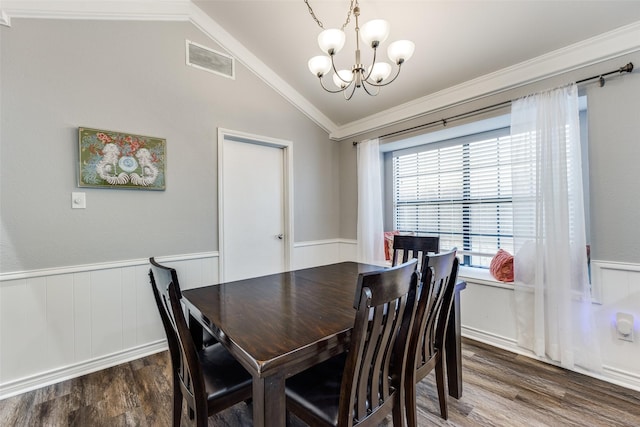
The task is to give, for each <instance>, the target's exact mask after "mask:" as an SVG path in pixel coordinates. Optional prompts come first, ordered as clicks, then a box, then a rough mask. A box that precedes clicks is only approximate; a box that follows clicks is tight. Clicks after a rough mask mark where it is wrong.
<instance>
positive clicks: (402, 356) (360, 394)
mask: <svg viewBox="0 0 640 427" xmlns="http://www.w3.org/2000/svg"><path fill="white" fill-rule="evenodd" d="M416 265H417V260H411V261H409V262H407V263H405V264H402V265H399V266H396V267H393V268H391V269H386V270H380V271H375V272H369V273H361V274H360V275H359V277H358V286H357V293H356V301H354V307H355V308H356V310H357V311H356V320H355V323H354V327H353V330H352V332H351V343H350V348H349V352H348V355H347V361H346V364H345V371H344V373H343V377H342V386H341V391H340V394H341V399H340V405H339V411H338V417H339V419H340V421H341V422H339V425H346V426H352V425H355V424H358V425H369V423H372V424H371V425H378V424H379V423H380V422H381V421H382V420H383V419H384V415H382V414H387V413H388V412H387V411H385V409H387V408H389V407H392V405H394V401H395V398H396V397H397V395H396V393H399V392H400V387H401V379H402V378H403V375H402V372H403V368H404V366H405V364H406V360H407V359H406V355H407V349H408V336H409V330H410V327H411V323H412V321H413V315H414V314H415V301H416V295H417V287H418V285H417V284H418V275H417V273H416V271H415V269H416ZM392 361H393V363H392ZM390 378H391V381H390ZM379 417H382V418H379Z"/></svg>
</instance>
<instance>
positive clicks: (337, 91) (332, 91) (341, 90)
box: [319, 77, 351, 93]
mask: <svg viewBox="0 0 640 427" xmlns="http://www.w3.org/2000/svg"><path fill="white" fill-rule="evenodd" d="M319 80H320V86H322V89H324V90H326V91H327V92H329V93H340V92H344V91H345V90H346V89H347V88H348V87H349V86H351V83H349V84H348V85H346V86H345V87H343V88H342V89H338V90H331V89H327V87H326V86H325V85H324V82H323V80H322V77H320V78H319Z"/></svg>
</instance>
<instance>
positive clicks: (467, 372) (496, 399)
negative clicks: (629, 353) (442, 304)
mask: <svg viewBox="0 0 640 427" xmlns="http://www.w3.org/2000/svg"><path fill="white" fill-rule="evenodd" d="M463 378H464V391H463V396H462V398H461V399H460V400H455V399H451V398H450V399H449V420H448V421H445V420H442V419H441V418H440V417H439V415H438V414H439V411H438V406H437V400H436V390H435V386H434V379H433V374H432V375H430V376H428V377H427V378H425V379H424V380H423V381H422V382H421V383H420V384H419V386H418V421H419V424H420V425H421V426H427V425H429V426H430V425H435V426H505V427H507V426H508V427H513V426H527V427H529V426H549V427H558V426H563V427H564V426H576V427H577V426H580V427H584V426H589V427H598V426H602V427H617V426H629V427H631V426H640V392H635V391H632V390H628V389H625V388H622V387H618V386H615V385H612V384H609V383H605V382H602V381H599V380H596V379H593V378H590V377H586V376H584V375H580V374H577V373H575V372H571V371H566V370H563V369H561V368H557V367H555V366H550V365H546V364H544V363H540V362H537V361H535V360H532V359H529V358H526V357H524V356H518V355H515V354H513V353H509V352H506V351H503V350H499V349H496V348H494V347H490V346H486V345H483V344H480V343H477V342H475V341H471V340H466V339H465V340H464V341H463ZM183 420H184V421H185V422H183V425H188V423H186V417H184V416H183ZM292 421H293V422H292V424H293V425H294V426H299V425H301V423H300V422H299V421H298V420H295V419H293V420H292ZM170 422H171V372H170V364H169V358H168V353H167V352H163V353H159V354H156V355H152V356H149V357H146V358H143V359H139V360H135V361H132V362H129V363H126V364H123V365H119V366H116V367H113V368H110V369H106V370H103V371H100V372H96V373H93V374H90V375H85V376H83V377H80V378H75V379H72V380H68V381H64V382H61V383H58V384H55V385H52V386H49V387H44V388H41V389H38V390H35V391H32V392H29V393H25V394H22V395H19V396H15V397H11V398H8V399H5V400H2V401H0V426H83V427H85V426H110V427H111V426H150V427H155V426H168V425H170ZM209 425H210V426H229V427H235V426H250V425H251V408H250V407H248V406H247V405H245V404H240V405H236V406H235V407H233V408H230V409H228V410H226V411H224V412H222V413H220V414H218V415H217V416H215V417H211V418H210V419H209ZM381 425H382V426H390V425H391V420H390V419H387V420H386V421H385V422H383V423H382V424H381Z"/></svg>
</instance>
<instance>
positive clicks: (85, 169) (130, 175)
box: [78, 127, 166, 190]
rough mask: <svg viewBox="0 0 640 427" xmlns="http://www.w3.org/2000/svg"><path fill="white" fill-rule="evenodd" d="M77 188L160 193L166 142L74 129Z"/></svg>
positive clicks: (145, 137)
mask: <svg viewBox="0 0 640 427" xmlns="http://www.w3.org/2000/svg"><path fill="white" fill-rule="evenodd" d="M78 142H79V144H78V146H79V150H80V151H79V153H80V154H79V161H80V165H79V166H80V167H79V168H78V187H100V188H135V189H141V190H164V189H165V183H166V177H165V165H166V140H164V139H162V138H154V137H150V136H142V135H133V134H129V133H123V132H114V131H110V130H100V129H91V128H83V127H81V128H78Z"/></svg>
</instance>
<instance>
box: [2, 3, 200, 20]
mask: <svg viewBox="0 0 640 427" xmlns="http://www.w3.org/2000/svg"><path fill="white" fill-rule="evenodd" d="M190 5H191V0H91V1H87V0H28V1H27V0H2V11H3V12H4V13H6V14H7V15H8V16H10V17H12V18H42V19H104V20H125V21H126V20H136V21H187V20H188V19H189V11H190Z"/></svg>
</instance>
